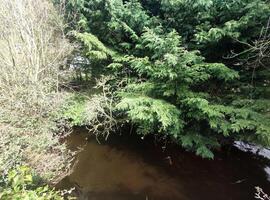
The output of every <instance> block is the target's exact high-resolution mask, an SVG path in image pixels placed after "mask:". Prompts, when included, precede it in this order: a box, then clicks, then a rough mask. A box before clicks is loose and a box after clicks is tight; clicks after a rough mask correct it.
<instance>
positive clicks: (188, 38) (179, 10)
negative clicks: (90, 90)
mask: <svg viewBox="0 0 270 200" xmlns="http://www.w3.org/2000/svg"><path fill="white" fill-rule="evenodd" d="M65 8H66V10H67V13H68V14H67V15H68V17H69V18H70V19H71V20H72V22H73V23H72V24H71V26H70V29H72V30H74V29H75V30H76V32H73V35H74V38H75V39H76V40H78V41H80V42H81V43H82V45H83V49H82V52H83V54H84V56H85V57H87V58H88V59H89V60H90V65H89V68H102V67H103V68H104V67H105V68H106V69H105V71H106V72H107V73H109V74H110V77H111V80H109V81H108V82H107V84H108V85H110V93H109V94H108V95H113V98H114V103H115V107H114V114H115V117H116V118H117V119H118V120H119V123H125V122H128V123H131V124H133V125H135V126H136V130H137V133H138V134H142V135H147V134H157V135H160V136H161V137H165V138H167V139H169V140H172V141H174V142H176V143H179V144H180V145H182V146H183V147H185V148H186V149H189V150H194V151H195V152H196V154H198V155H200V156H203V157H208V158H209V157H210V158H213V153H212V151H211V149H213V148H216V147H219V146H220V145H222V144H224V143H231V142H233V141H234V140H243V141H248V142H252V143H257V144H260V145H265V146H268V145H269V144H270V126H269V125H270V123H269V122H270V121H269V110H268V106H269V103H270V102H269V99H268V98H269V95H267V92H269V81H268V78H269V71H267V65H269V62H268V61H269V60H268V58H269V57H267V52H269V41H268V45H266V46H264V48H265V49H264V50H265V51H264V52H263V54H265V56H263V57H261V58H259V57H260V55H259V54H260V53H258V50H259V48H261V46H259V45H258V44H259V41H260V42H261V43H263V42H264V44H266V43H267V41H265V40H267V37H268V39H269V32H268V30H267V29H266V28H265V29H263V27H265V26H267V22H268V23H269V21H268V20H269V13H270V4H269V2H268V1H265V0H256V1H249V0H241V1H236V0H227V1H219V0H204V1H192V0H166V1H165V0H151V1H143V0H142V1H138V0H130V1H120V0H118V1H114V0H102V1H101V0H94V1H87V0H81V1H68V2H67V3H66V5H65ZM74 22H76V23H74ZM262 32H263V33H262ZM262 34H264V37H263V38H262ZM262 40H264V41H262ZM255 41H256V42H255ZM256 48H257V51H256ZM106 66H107V67H106Z"/></svg>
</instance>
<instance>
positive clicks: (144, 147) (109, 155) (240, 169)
mask: <svg viewBox="0 0 270 200" xmlns="http://www.w3.org/2000/svg"><path fill="white" fill-rule="evenodd" d="M86 135H87V133H85V131H82V130H80V131H76V132H75V133H73V134H72V135H71V136H70V137H69V138H68V140H67V143H68V145H69V148H70V149H71V150H77V149H78V148H80V149H81V151H80V152H79V153H78V156H77V159H76V161H75V164H74V168H73V171H72V173H71V174H70V175H69V176H67V177H65V178H64V179H63V180H62V181H61V182H60V183H59V185H58V186H57V187H59V188H70V187H75V188H76V195H77V196H79V199H89V200H230V199H231V200H249V199H254V197H253V196H254V192H255V191H254V187H255V186H260V187H262V188H263V189H264V191H265V192H267V193H269V194H270V182H269V181H270V162H269V160H268V159H266V158H264V157H260V156H257V155H255V154H253V153H251V152H244V151H241V150H239V149H237V148H235V147H232V148H231V149H230V150H228V149H227V150H226V151H225V150H220V151H219V152H216V155H215V159H214V160H206V159H201V158H200V157H197V156H195V155H194V154H192V153H189V152H186V151H184V150H183V149H181V148H178V147H175V146H173V145H167V146H166V148H162V146H163V147H164V144H163V143H158V144H155V142H152V141H153V140H152V139H151V138H150V139H147V138H145V139H143V140H142V139H141V138H139V137H137V136H134V135H133V136H132V135H129V134H126V135H122V136H119V135H111V136H110V137H109V139H108V141H101V144H99V143H98V142H97V141H96V139H95V137H92V138H88V139H87V140H86Z"/></svg>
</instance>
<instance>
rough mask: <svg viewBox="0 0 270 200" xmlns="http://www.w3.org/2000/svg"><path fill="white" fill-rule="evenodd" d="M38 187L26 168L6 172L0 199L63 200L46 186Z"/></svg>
mask: <svg viewBox="0 0 270 200" xmlns="http://www.w3.org/2000/svg"><path fill="white" fill-rule="evenodd" d="M38 185H40V183H37V181H36V180H35V179H34V177H33V175H32V173H31V170H30V169H29V168H28V167H19V168H17V169H14V170H11V171H9V172H8V175H7V177H6V180H5V182H4V183H2V186H1V187H0V199H2V200H21V199H29V200H64V197H63V196H62V195H61V194H60V192H58V191H55V190H54V189H51V188H49V186H47V185H45V186H38ZM69 199H71V198H69Z"/></svg>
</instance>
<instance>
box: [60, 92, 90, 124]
mask: <svg viewBox="0 0 270 200" xmlns="http://www.w3.org/2000/svg"><path fill="white" fill-rule="evenodd" d="M86 103H87V97H86V96H84V95H80V94H74V95H71V96H70V97H69V98H68V99H67V101H66V102H65V104H64V105H63V106H62V108H61V111H60V114H58V115H59V117H58V118H59V119H65V120H68V121H69V122H70V124H71V125H72V126H83V125H87V113H86Z"/></svg>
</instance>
